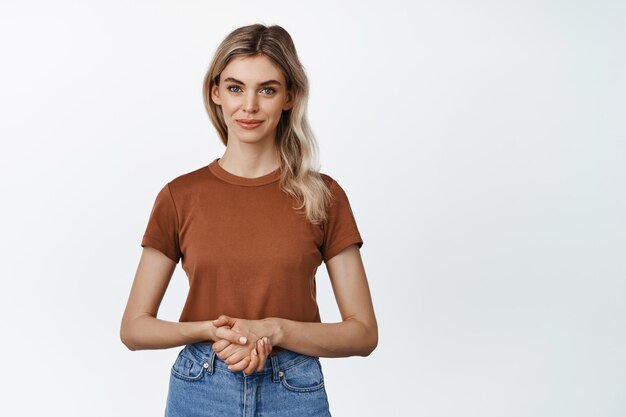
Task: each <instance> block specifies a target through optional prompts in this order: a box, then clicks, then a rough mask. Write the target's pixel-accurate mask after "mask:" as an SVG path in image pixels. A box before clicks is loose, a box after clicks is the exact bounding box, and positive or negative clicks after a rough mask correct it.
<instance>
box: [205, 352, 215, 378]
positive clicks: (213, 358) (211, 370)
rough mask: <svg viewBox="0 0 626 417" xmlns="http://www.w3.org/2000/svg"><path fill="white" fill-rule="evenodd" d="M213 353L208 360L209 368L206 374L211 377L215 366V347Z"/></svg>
mask: <svg viewBox="0 0 626 417" xmlns="http://www.w3.org/2000/svg"><path fill="white" fill-rule="evenodd" d="M210 350H211V351H210V352H209V358H208V359H207V363H208V365H209V366H208V367H207V368H206V372H207V373H208V374H209V375H213V370H214V369H215V368H214V366H215V365H214V364H215V351H214V350H213V346H212V345H211V349H210Z"/></svg>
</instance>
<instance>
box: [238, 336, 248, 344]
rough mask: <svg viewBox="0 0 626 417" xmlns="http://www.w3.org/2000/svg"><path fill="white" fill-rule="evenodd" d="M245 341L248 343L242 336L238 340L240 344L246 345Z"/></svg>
mask: <svg viewBox="0 0 626 417" xmlns="http://www.w3.org/2000/svg"><path fill="white" fill-rule="evenodd" d="M247 341H248V339H246V338H245V337H244V336H241V337H240V338H239V342H240V343H246V342H247Z"/></svg>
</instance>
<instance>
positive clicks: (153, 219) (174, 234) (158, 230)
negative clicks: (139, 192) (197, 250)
mask: <svg viewBox="0 0 626 417" xmlns="http://www.w3.org/2000/svg"><path fill="white" fill-rule="evenodd" d="M141 246H142V247H145V246H149V247H151V248H154V249H157V250H158V251H160V252H162V253H163V254H164V255H166V256H167V257H168V258H170V259H171V260H173V261H174V262H176V263H178V261H179V260H180V258H181V256H182V254H181V250H180V245H179V241H178V215H177V213H176V206H175V205H174V199H173V198H172V194H171V190H170V187H169V184H166V185H165V187H163V188H162V189H161V191H159V194H158V195H157V197H156V200H155V202H154V205H153V206H152V211H151V212H150V218H149V220H148V225H147V226H146V231H145V233H144V235H143V239H142V241H141Z"/></svg>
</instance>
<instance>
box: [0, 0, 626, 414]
mask: <svg viewBox="0 0 626 417" xmlns="http://www.w3.org/2000/svg"><path fill="white" fill-rule="evenodd" d="M624 16H626V4H625V3H624V2H619V1H608V0H599V1H527V0H524V1H522V0H518V1H501V2H495V1H472V2H465V1H438V2H419V1H412V2H409V1H406V2H399V1H384V2H366V1H358V2H357V1H353V2H323V1H321V2H315V3H303V2H288V1H284V2H283V1H264V2H248V1H245V2H244V1H231V2H219V3H217V2H215V3H214V2H201V1H173V0H172V1H133V2H125V1H107V2H89V1H82V2H78V1H55V2H44V1H31V2H18V1H3V2H2V3H1V5H0V39H2V40H1V41H0V42H1V44H0V45H1V46H0V48H1V49H0V52H1V54H2V66H1V67H0V89H1V94H0V96H1V97H0V110H1V112H2V118H1V121H0V138H1V140H2V145H1V149H2V151H1V153H0V170H1V174H2V181H1V182H0V187H1V188H0V191H1V192H2V205H1V210H2V211H1V213H0V219H1V220H0V221H1V226H2V239H0V245H1V247H0V254H1V255H0V256H2V266H3V268H2V272H1V275H2V280H1V283H2V287H1V291H0V308H1V311H0V313H1V317H2V319H3V325H2V329H3V331H2V333H3V343H2V347H1V348H0V349H2V351H1V353H2V357H3V358H4V364H3V370H4V374H5V383H4V384H3V385H4V388H3V393H4V395H3V397H4V399H3V401H2V403H1V404H0V408H2V409H1V410H0V413H1V414H2V415H28V416H31V415H59V416H61V415H62V416H86V415H88V416H157V415H162V413H163V407H164V404H165V397H166V393H167V382H168V378H169V367H170V366H171V364H172V362H173V360H174V358H175V356H176V354H177V353H178V350H179V349H165V350H156V351H155V350H153V351H135V352H131V351H129V350H128V349H126V347H125V346H124V345H123V344H122V343H121V341H120V339H119V325H120V319H121V316H122V312H123V309H124V307H125V303H126V300H127V296H128V292H129V290H130V285H131V283H132V278H133V276H134V273H135V268H136V265H137V263H138V260H139V255H140V252H141V248H140V241H141V237H142V233H143V231H144V228H145V226H146V223H147V220H148V215H149V213H150V209H151V206H152V203H153V201H154V198H155V196H156V193H157V192H158V190H159V189H160V187H162V186H163V185H164V184H165V182H167V181H169V180H171V179H172V178H174V177H175V176H177V175H180V174H182V173H185V172H189V171H191V170H194V169H197V168H199V167H201V166H204V165H206V164H208V163H209V162H210V161H212V160H213V159H214V158H216V157H219V156H221V155H222V153H223V151H224V147H223V145H222V144H221V142H220V141H219V139H218V137H217V134H216V132H215V131H214V129H213V127H212V125H211V124H210V122H209V120H208V117H207V116H206V114H205V110H204V108H203V104H202V97H201V84H202V77H203V75H204V72H205V70H206V68H207V66H208V63H209V61H210V59H211V57H212V55H213V52H214V51H215V48H216V47H217V45H218V43H219V42H220V41H221V40H222V39H223V38H224V36H226V34H227V33H228V32H229V31H230V30H232V29H234V28H235V27H237V26H241V25H245V24H250V23H256V22H260V23H266V24H274V23H275V24H280V25H282V26H283V27H285V28H286V29H287V30H288V31H289V32H290V33H291V34H292V36H293V38H294V41H295V43H296V46H297V48H298V51H299V54H300V57H301V59H302V61H303V63H304V65H305V67H306V70H307V73H308V75H309V77H310V81H311V99H310V107H309V108H310V110H309V114H310V120H311V123H312V125H313V128H314V132H315V134H316V136H317V138H318V141H319V144H320V149H321V162H322V167H321V168H322V172H325V173H328V174H330V175H331V176H333V177H335V178H337V180H338V181H340V183H341V184H342V186H343V187H344V189H345V190H346V191H347V193H348V196H349V198H350V202H351V204H352V207H353V211H354V214H355V216H356V219H357V223H358V225H359V228H360V230H361V233H362V236H363V238H364V242H365V243H364V245H363V248H362V250H361V251H362V256H363V259H364V262H365V266H366V270H367V274H368V279H369V283H370V287H371V290H372V295H373V299H374V304H375V308H376V313H377V317H378V322H379V330H380V340H379V345H378V348H377V349H376V350H375V351H374V352H373V353H372V354H371V355H370V356H369V357H365V358H363V357H352V358H345V359H330V358H322V366H323V367H324V371H325V377H326V389H327V392H328V395H329V399H330V403H331V411H332V413H333V415H334V416H404V415H407V416H408V415H411V416H413V415H415V416H429V417H439V416H465V417H468V416H481V417H487V416H494V417H495V416H498V417H500V416H520V417H521V416H524V417H526V416H546V417H548V416H569V417H573V416H596V417H597V416H623V415H626V396H624V387H626V354H625V352H626V303H625V298H626V257H625V254H626V224H625V216H624V213H626V195H625V192H624V189H625V184H626V183H625V180H626V168H625V163H626V145H625V139H626V126H625V117H624V116H625V110H626V99H625V97H626V78H625V76H624V74H626V58H625V54H624V51H625V50H626V45H625V42H624V40H625V39H626V20H625V18H624ZM317 279H318V296H319V304H320V309H321V314H322V320H323V321H325V322H332V321H338V320H340V315H339V313H338V310H337V306H336V303H335V300H334V297H333V294H332V289H331V287H330V284H329V282H328V276H327V274H326V271H325V269H324V268H323V267H321V268H320V269H319V270H318V277H317ZM186 291H187V282H186V276H185V274H184V272H183V271H182V269H181V268H180V265H179V266H178V268H177V271H176V273H175V276H174V278H173V279H172V283H171V285H170V288H169V289H168V293H167V294H166V297H165V300H164V302H163V305H162V307H161V310H160V312H159V317H160V318H163V319H167V320H174V321H175V320H177V318H178V315H179V313H180V310H181V308H182V305H183V302H184V299H185V296H186ZM11 410H12V411H11ZM9 411H10V412H9Z"/></svg>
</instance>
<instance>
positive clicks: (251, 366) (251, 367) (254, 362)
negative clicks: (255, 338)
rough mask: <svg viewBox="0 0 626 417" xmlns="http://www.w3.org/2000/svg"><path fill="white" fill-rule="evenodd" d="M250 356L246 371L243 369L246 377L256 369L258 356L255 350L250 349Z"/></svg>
mask: <svg viewBox="0 0 626 417" xmlns="http://www.w3.org/2000/svg"><path fill="white" fill-rule="evenodd" d="M251 355H252V356H251V358H250V364H248V366H246V369H244V372H245V373H246V374H247V375H250V374H251V373H252V372H254V369H255V368H256V367H257V365H258V363H259V355H258V352H257V350H256V349H252V353H251Z"/></svg>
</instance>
